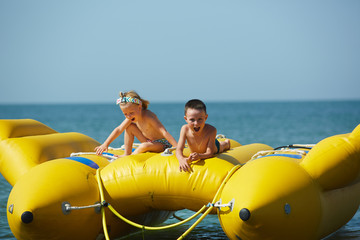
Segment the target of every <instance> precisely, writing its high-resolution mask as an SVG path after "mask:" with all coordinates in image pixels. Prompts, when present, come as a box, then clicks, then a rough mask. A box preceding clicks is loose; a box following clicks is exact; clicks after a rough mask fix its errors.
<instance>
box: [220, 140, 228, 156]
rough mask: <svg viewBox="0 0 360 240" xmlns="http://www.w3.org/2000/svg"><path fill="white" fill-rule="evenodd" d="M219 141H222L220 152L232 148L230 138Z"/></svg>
mask: <svg viewBox="0 0 360 240" xmlns="http://www.w3.org/2000/svg"><path fill="white" fill-rule="evenodd" d="M219 143H220V151H219V153H222V152H224V151H226V150H229V149H230V140H229V139H226V140H225V141H219Z"/></svg>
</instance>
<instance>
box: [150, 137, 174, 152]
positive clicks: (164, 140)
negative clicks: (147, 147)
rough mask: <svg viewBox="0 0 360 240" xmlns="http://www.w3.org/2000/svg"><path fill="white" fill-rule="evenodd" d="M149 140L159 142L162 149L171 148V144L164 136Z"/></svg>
mask: <svg viewBox="0 0 360 240" xmlns="http://www.w3.org/2000/svg"><path fill="white" fill-rule="evenodd" d="M151 142H153V143H161V144H162V145H163V147H164V150H165V149H166V148H171V147H172V145H171V144H170V143H169V141H168V140H166V138H162V139H157V140H154V141H151Z"/></svg>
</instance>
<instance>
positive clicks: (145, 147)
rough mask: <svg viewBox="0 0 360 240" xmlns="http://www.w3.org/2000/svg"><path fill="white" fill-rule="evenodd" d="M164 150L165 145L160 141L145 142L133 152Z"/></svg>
mask: <svg viewBox="0 0 360 240" xmlns="http://www.w3.org/2000/svg"><path fill="white" fill-rule="evenodd" d="M163 150H164V146H163V145H162V144H161V143H158V142H155V143H154V142H144V143H141V145H140V146H139V147H138V148H137V149H135V151H134V152H133V154H137V153H143V152H162V151H163Z"/></svg>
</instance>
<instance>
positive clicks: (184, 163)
mask: <svg viewBox="0 0 360 240" xmlns="http://www.w3.org/2000/svg"><path fill="white" fill-rule="evenodd" d="M188 161H189V159H188V158H181V159H179V165H180V167H179V169H180V172H181V171H184V172H191V167H190V165H189V162H188Z"/></svg>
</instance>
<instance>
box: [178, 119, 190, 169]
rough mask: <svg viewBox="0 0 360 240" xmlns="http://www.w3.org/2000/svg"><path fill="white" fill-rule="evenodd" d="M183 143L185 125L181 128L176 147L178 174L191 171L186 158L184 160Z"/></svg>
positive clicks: (184, 139)
mask: <svg viewBox="0 0 360 240" xmlns="http://www.w3.org/2000/svg"><path fill="white" fill-rule="evenodd" d="M185 141H186V125H184V126H183V127H182V128H181V131H180V137H179V141H178V145H177V147H176V158H177V159H178V161H179V169H180V172H181V171H184V172H190V171H191V168H190V165H189V163H188V158H185V157H184V154H183V151H184V147H185Z"/></svg>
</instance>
